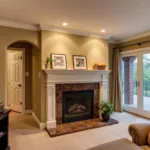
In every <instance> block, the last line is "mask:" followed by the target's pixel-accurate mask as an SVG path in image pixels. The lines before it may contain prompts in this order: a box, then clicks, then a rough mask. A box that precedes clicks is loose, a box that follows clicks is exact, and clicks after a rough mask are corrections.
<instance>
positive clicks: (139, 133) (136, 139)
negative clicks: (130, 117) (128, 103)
mask: <svg viewBox="0 0 150 150" xmlns="http://www.w3.org/2000/svg"><path fill="white" fill-rule="evenodd" d="M149 131H150V124H147V123H142V124H132V125H130V126H129V133H130V135H131V136H132V142H133V143H135V144H136V145H138V146H140V147H141V148H142V149H143V150H150V145H148V143H147V138H148V132H149Z"/></svg>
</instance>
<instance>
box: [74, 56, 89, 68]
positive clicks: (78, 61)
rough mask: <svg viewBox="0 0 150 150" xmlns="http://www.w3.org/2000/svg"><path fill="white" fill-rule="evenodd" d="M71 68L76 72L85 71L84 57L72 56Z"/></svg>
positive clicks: (85, 61)
mask: <svg viewBox="0 0 150 150" xmlns="http://www.w3.org/2000/svg"><path fill="white" fill-rule="evenodd" d="M73 66H74V69H76V70H86V69H87V60H86V56H81V55H73Z"/></svg>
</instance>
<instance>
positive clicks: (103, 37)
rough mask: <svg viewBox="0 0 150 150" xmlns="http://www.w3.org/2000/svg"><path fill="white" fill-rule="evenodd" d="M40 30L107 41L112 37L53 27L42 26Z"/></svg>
mask: <svg viewBox="0 0 150 150" xmlns="http://www.w3.org/2000/svg"><path fill="white" fill-rule="evenodd" d="M40 29H41V30H46V31H54V32H59V33H67V34H73V35H81V36H88V37H94V38H100V39H106V40H109V39H110V38H111V36H110V35H101V34H98V33H93V32H89V31H81V30H75V29H71V28H63V27H57V26H52V25H44V24H40Z"/></svg>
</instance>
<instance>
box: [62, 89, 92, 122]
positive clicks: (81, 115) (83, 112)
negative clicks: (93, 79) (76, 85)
mask: <svg viewBox="0 0 150 150" xmlns="http://www.w3.org/2000/svg"><path fill="white" fill-rule="evenodd" d="M93 102H94V91H93V90H86V91H85V90H83V91H67V92H66V91H64V92H63V109H62V111H63V112H62V113H63V118H62V119H63V120H62V122H63V123H68V122H74V121H80V120H86V119H90V118H93Z"/></svg>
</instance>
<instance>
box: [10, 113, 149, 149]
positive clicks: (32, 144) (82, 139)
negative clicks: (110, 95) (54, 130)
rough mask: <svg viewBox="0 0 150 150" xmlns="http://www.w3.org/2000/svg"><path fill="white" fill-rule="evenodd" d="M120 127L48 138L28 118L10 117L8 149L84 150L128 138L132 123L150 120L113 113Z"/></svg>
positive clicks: (28, 116) (29, 117)
mask: <svg viewBox="0 0 150 150" xmlns="http://www.w3.org/2000/svg"><path fill="white" fill-rule="evenodd" d="M112 118H114V119H116V120H118V121H119V124H116V125H112V126H106V127H101V128H96V129H92V130H86V131H81V132H77V133H72V134H67V135H63V136H58V137H55V138H50V137H49V135H48V134H47V132H46V131H45V130H40V129H38V128H37V127H36V124H35V122H34V120H33V118H32V116H31V115H18V114H13V113H11V115H10V132H9V145H10V146H11V150H86V149H88V148H91V147H94V146H96V145H100V144H104V143H106V142H109V141H113V140H117V139H121V138H128V139H129V140H131V137H130V135H129V133H128V126H129V125H130V124H131V123H145V122H146V123H150V120H147V119H144V118H141V117H138V116H134V115H131V114H128V113H114V114H113V116H112Z"/></svg>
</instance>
